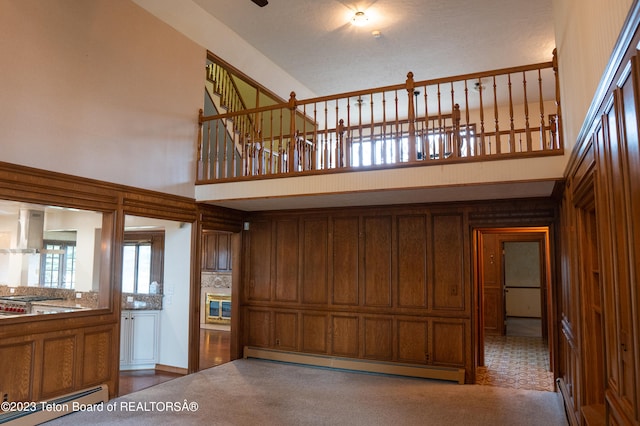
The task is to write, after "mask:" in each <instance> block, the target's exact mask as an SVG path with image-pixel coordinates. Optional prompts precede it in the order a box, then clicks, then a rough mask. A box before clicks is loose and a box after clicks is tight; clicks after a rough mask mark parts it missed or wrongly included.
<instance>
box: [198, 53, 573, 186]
mask: <svg viewBox="0 0 640 426" xmlns="http://www.w3.org/2000/svg"><path fill="white" fill-rule="evenodd" d="M413 77H414V76H413V73H411V72H410V73H408V74H407V79H406V81H405V83H404V84H398V85H391V86H385V87H379V88H375V89H368V90H360V91H353V92H347V93H342V94H338V95H331V96H324V97H317V98H312V99H306V100H298V99H296V96H295V93H293V92H292V93H291V95H290V98H289V101H288V102H286V103H279V104H276V105H271V106H265V107H259V108H252V109H245V110H241V111H234V112H227V113H224V114H219V115H216V116H206V117H205V116H203V115H202V113H201V114H200V117H199V123H200V126H201V132H200V135H199V138H198V172H197V177H198V178H197V183H211V182H216V181H219V180H221V179H227V180H228V179H239V178H265V177H267V176H273V175H277V176H290V175H298V174H310V173H312V174H316V173H333V172H343V171H355V170H367V169H379V168H389V167H407V166H424V165H429V164H445V163H452V162H470V161H488V160H498V159H508V158H522V157H532V156H546V155H561V154H562V153H563V142H562V132H561V131H560V130H561V115H560V97H559V91H558V84H557V81H558V75H557V62H556V59H555V52H554V59H553V61H549V62H544V63H540V64H533V65H528V66H521V67H512V68H506V69H501V70H495V71H487V72H481V73H473V74H466V75H460V76H455V77H447V78H440V79H432V80H423V81H415V80H414V78H413ZM229 121H232V122H233V123H234V125H235V126H236V128H237V134H238V136H237V141H236V142H232V141H230V140H228V139H230V138H228V137H227V136H225V135H224V134H222V133H221V132H220V131H219V130H216V129H220V128H224V126H225V125H226V123H228V122H229ZM231 143H234V144H235V143H237V144H238V146H239V147H240V148H239V149H238V151H239V152H241V153H242V154H241V155H238V156H237V157H233V158H228V157H229V156H228V155H227V154H226V153H227V151H228V150H227V149H226V147H227V144H231ZM221 147H222V148H223V149H221ZM234 152H235V150H234ZM223 153H224V154H223Z"/></svg>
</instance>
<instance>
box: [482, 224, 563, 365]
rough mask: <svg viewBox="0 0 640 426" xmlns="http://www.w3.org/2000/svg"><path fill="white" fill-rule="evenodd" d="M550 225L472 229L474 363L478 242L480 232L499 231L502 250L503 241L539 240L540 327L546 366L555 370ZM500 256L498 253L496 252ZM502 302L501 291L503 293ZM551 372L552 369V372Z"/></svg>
mask: <svg viewBox="0 0 640 426" xmlns="http://www.w3.org/2000/svg"><path fill="white" fill-rule="evenodd" d="M550 232H551V230H550V227H549V226H535V227H499V228H492V227H478V228H474V229H473V281H474V285H473V287H474V292H475V296H476V297H475V300H477V301H478V303H477V304H476V306H475V309H474V312H475V314H474V320H475V324H476V327H475V334H476V342H477V344H476V347H475V351H476V353H475V358H476V360H477V365H476V367H478V366H483V365H484V286H483V253H482V242H483V235H486V234H500V235H501V237H500V238H498V243H497V244H498V245H499V247H500V249H501V250H502V247H503V244H504V242H505V241H508V242H514V241H515V242H517V241H528V242H531V241H536V242H539V243H540V264H541V268H542V271H541V287H542V288H541V291H540V293H541V299H542V300H541V315H542V327H543V337H544V336H546V339H547V342H548V347H549V367H550V369H551V371H554V372H555V371H556V368H555V364H554V360H555V359H556V357H555V356H554V351H555V347H556V345H555V343H554V336H555V333H554V330H553V324H554V323H555V318H554V312H555V309H554V306H555V303H556V302H555V299H554V297H553V288H554V286H553V281H552V276H553V275H552V270H551V269H552V262H551V259H552V256H551V245H550ZM500 255H501V257H502V253H501V254H500ZM500 262H501V263H502V265H501V270H500V271H499V273H500V274H501V277H500V280H501V286H502V287H504V262H503V260H502V259H501V260H500ZM503 302H504V295H503ZM554 374H555V373H554Z"/></svg>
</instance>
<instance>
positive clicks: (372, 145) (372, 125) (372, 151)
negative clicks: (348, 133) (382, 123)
mask: <svg viewBox="0 0 640 426" xmlns="http://www.w3.org/2000/svg"><path fill="white" fill-rule="evenodd" d="M369 113H370V114H371V115H370V116H369V117H370V118H369V121H370V122H371V129H370V131H369V140H370V141H371V165H372V166H373V165H375V164H376V161H375V158H376V146H375V143H376V140H375V137H374V135H375V129H374V124H375V122H374V119H373V93H370V94H369Z"/></svg>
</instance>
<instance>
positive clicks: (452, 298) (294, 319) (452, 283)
mask: <svg viewBox="0 0 640 426" xmlns="http://www.w3.org/2000/svg"><path fill="white" fill-rule="evenodd" d="M550 205H552V203H550V202H542V203H538V204H536V203H535V202H534V203H531V202H526V201H519V202H511V203H507V204H500V203H494V204H493V205H490V204H487V203H484V204H474V205H460V204H458V205H455V204H454V205H449V206H445V205H437V206H407V207H384V208H381V207H372V208H358V209H334V210H324V211H296V212H274V213H261V214H254V215H253V216H252V217H251V218H250V229H249V231H245V232H243V234H244V240H243V253H244V256H243V278H242V280H243V282H242V293H241V295H240V297H241V305H242V306H241V312H242V321H243V324H242V328H241V329H242V333H243V335H242V337H241V342H242V343H241V344H242V345H249V346H255V347H260V348H272V349H280V350H287V351H295V352H304V353H313V354H321V355H328V356H339V357H349V358H356V359H363V360H378V361H390V362H398V363H411V364H420V365H433V366H451V367H458V368H464V369H465V370H466V381H467V382H473V380H474V377H475V376H474V375H475V361H474V356H475V354H474V343H473V342H474V328H473V327H474V323H475V321H474V317H473V316H474V313H475V312H476V310H475V309H474V298H476V297H477V296H476V295H474V292H475V290H474V288H473V280H472V270H471V268H472V266H471V264H472V262H471V256H472V252H473V250H472V247H471V241H470V238H471V237H470V236H471V223H470V217H472V216H473V221H474V223H476V224H483V225H496V226H500V225H503V226H504V225H509V224H514V223H517V224H519V225H521V226H523V225H527V224H531V223H532V222H531V215H534V216H535V215H536V214H538V215H539V216H538V218H536V219H535V220H534V221H535V223H536V224H538V222H539V221H540V219H539V218H540V217H545V218H546V219H545V220H546V222H545V224H546V225H549V218H551V220H553V215H554V213H553V212H554V209H553V207H550ZM498 206H499V207H498ZM541 206H542V208H541ZM540 211H544V214H540ZM549 211H550V212H551V213H550V214H549ZM525 216H528V217H525Z"/></svg>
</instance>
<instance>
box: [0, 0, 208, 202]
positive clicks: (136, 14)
mask: <svg viewBox="0 0 640 426" xmlns="http://www.w3.org/2000/svg"><path fill="white" fill-rule="evenodd" d="M0 57H2V58H3V59H2V65H1V66H0V69H1V75H2V78H0V93H1V94H2V95H1V98H2V102H0V152H2V158H1V160H2V161H5V162H9V163H14V164H22V165H26V166H32V167H37V168H40V169H44V170H52V171H57V172H63V173H68V174H71V175H76V176H82V177H88V178H95V179H99V180H103V181H107V182H114V183H120V184H126V185H130V186H134V187H139V188H145V189H151V190H157V191H161V192H165V193H170V194H176V195H183V196H189V197H193V193H194V189H193V187H194V185H193V182H194V177H195V166H194V160H195V146H196V140H197V127H198V126H197V116H198V109H199V108H202V105H203V82H204V66H205V62H206V49H205V48H204V47H201V46H199V45H198V44H196V43H194V42H193V41H191V40H189V39H188V38H187V37H185V36H184V35H182V34H180V33H178V32H177V31H176V30H174V29H173V28H171V27H169V26H168V25H166V24H165V23H163V22H161V21H159V20H158V19H156V18H155V17H154V16H152V15H151V14H150V13H148V12H147V11H145V10H144V9H142V8H140V7H139V6H137V5H136V4H134V3H132V2H131V1H130V0H90V1H86V0H47V1H42V0H2V1H1V2H0Z"/></svg>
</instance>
